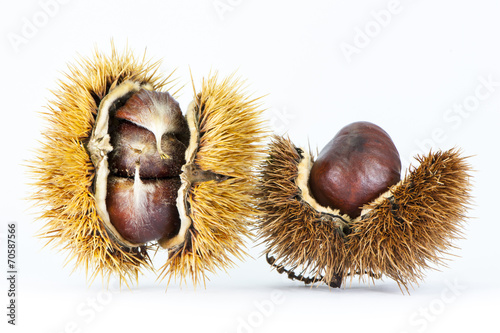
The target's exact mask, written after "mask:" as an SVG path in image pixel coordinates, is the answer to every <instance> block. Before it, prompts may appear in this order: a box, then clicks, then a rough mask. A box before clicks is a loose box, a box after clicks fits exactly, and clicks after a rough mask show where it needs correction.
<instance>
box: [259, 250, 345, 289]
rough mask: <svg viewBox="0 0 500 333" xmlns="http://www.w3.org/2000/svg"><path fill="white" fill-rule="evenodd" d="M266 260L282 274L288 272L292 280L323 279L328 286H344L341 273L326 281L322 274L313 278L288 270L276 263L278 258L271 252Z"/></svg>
mask: <svg viewBox="0 0 500 333" xmlns="http://www.w3.org/2000/svg"><path fill="white" fill-rule="evenodd" d="M266 261H267V263H268V264H269V265H271V266H272V267H274V268H276V271H277V272H278V273H280V274H283V273H286V274H287V275H288V278H289V279H290V280H292V281H293V280H297V281H302V282H304V284H306V285H307V284H311V283H314V282H316V281H323V282H325V283H326V284H327V285H328V286H330V287H331V288H340V287H341V286H342V276H341V275H339V274H334V275H333V279H332V280H330V281H325V277H324V276H322V275H319V277H318V278H311V277H305V276H303V275H302V274H299V275H297V274H295V272H294V271H292V270H287V269H286V268H285V267H284V266H283V265H276V264H275V262H276V259H275V258H274V257H272V256H271V257H270V256H269V253H266Z"/></svg>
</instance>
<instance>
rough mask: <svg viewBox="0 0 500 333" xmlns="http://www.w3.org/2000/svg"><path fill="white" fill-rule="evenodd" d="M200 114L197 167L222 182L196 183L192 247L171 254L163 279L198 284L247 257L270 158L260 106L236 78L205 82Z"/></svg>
mask: <svg viewBox="0 0 500 333" xmlns="http://www.w3.org/2000/svg"><path fill="white" fill-rule="evenodd" d="M194 112H195V114H194V119H197V126H196V127H197V131H198V132H199V140H198V141H199V142H198V150H197V152H196V154H195V158H194V163H193V164H194V165H193V167H194V168H195V169H196V168H199V169H200V170H203V171H208V172H210V173H212V174H213V175H216V178H217V179H216V180H210V181H203V182H195V183H193V184H192V186H191V187H190V188H189V189H188V195H187V200H188V204H189V205H188V206H189V212H188V215H189V218H190V219H191V222H192V224H191V227H190V229H189V230H188V236H187V241H186V242H185V244H184V246H183V247H181V248H179V249H176V250H173V251H172V252H171V253H170V258H169V260H168V262H167V263H166V264H165V265H164V266H163V268H162V274H161V275H162V277H164V276H166V275H170V277H172V276H178V277H179V278H180V279H181V280H185V279H186V278H187V277H191V278H192V279H193V282H194V284H197V283H199V282H202V281H203V282H205V279H206V276H205V273H206V272H214V271H215V269H216V268H223V269H226V268H228V267H230V266H231V265H232V261H231V258H232V257H236V258H242V256H243V255H244V252H243V250H242V247H243V242H244V239H245V237H248V236H250V231H249V226H250V225H251V224H252V223H253V221H255V220H256V218H257V215H258V211H257V208H256V207H257V186H256V185H257V178H258V174H257V171H256V168H255V166H256V165H259V164H260V163H261V162H262V160H263V158H264V156H265V145H264V143H263V141H264V139H265V136H266V129H265V126H264V124H263V122H262V120H261V113H262V111H261V110H260V108H259V105H258V104H257V103H256V100H251V99H249V97H248V96H247V94H246V93H245V92H244V91H243V90H242V85H241V83H240V82H239V81H238V80H236V79H234V78H233V77H232V76H230V77H228V78H226V79H224V80H222V81H221V82H219V80H218V77H217V74H215V75H212V76H210V77H209V78H208V79H207V80H204V81H203V86H202V89H201V92H200V93H199V94H197V95H196V96H195V100H194ZM190 148H191V147H190ZM188 150H189V149H188ZM188 160H189V159H188ZM188 163H189V161H188Z"/></svg>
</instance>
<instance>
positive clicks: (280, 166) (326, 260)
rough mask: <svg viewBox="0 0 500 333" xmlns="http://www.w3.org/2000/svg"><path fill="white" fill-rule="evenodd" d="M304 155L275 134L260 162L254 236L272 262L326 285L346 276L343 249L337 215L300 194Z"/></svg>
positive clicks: (288, 141) (344, 250)
mask: <svg viewBox="0 0 500 333" xmlns="http://www.w3.org/2000/svg"><path fill="white" fill-rule="evenodd" d="M302 158H303V156H302V155H301V151H300V150H298V149H297V148H296V147H295V146H294V145H293V144H292V142H291V141H290V140H289V139H285V138H283V137H279V136H274V137H273V138H272V141H271V143H270V145H269V157H268V158H267V160H266V161H265V162H264V164H263V165H262V170H263V171H262V174H263V176H262V180H261V182H260V184H259V190H260V191H261V203H260V208H261V213H262V214H261V219H260V221H259V226H258V227H259V237H260V239H261V240H262V241H263V242H264V243H265V244H266V253H267V254H269V255H271V256H273V257H275V258H276V265H278V266H283V267H288V268H289V269H290V270H300V273H306V272H310V273H311V274H312V277H313V280H315V281H320V280H323V282H325V283H327V284H329V283H330V282H332V281H335V280H338V278H339V277H342V276H343V275H344V274H345V269H344V265H345V262H344V260H345V257H346V254H347V253H346V248H345V246H344V239H343V236H342V231H341V230H340V229H339V228H338V227H337V223H336V222H337V221H336V219H339V218H341V217H339V216H334V215H331V214H325V213H320V212H318V211H316V210H315V209H313V208H312V207H311V206H310V205H309V204H308V203H306V202H305V201H304V200H303V198H302V193H301V190H300V188H299V187H298V186H297V183H296V179H297V177H298V175H299V169H298V165H299V163H300V161H301V159H302Z"/></svg>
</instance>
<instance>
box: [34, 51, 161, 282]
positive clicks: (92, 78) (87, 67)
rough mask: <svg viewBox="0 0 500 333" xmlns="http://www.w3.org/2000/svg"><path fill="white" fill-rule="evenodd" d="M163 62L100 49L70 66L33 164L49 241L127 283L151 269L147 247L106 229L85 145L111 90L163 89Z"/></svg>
mask: <svg viewBox="0 0 500 333" xmlns="http://www.w3.org/2000/svg"><path fill="white" fill-rule="evenodd" d="M158 68H159V62H156V63H151V62H149V61H147V60H146V59H136V58H135V57H134V56H133V55H132V53H131V51H130V50H126V51H125V52H123V54H121V55H120V54H118V53H117V51H116V50H115V48H114V46H113V47H112V53H111V55H110V56H106V55H104V54H102V53H99V52H98V51H96V52H95V54H94V57H93V58H90V59H82V60H80V61H79V63H78V65H76V66H71V65H70V66H69V72H68V73H66V75H65V76H66V80H64V81H60V82H59V90H58V91H55V92H54V95H55V96H56V99H55V100H53V101H51V102H50V103H49V106H48V111H46V112H45V116H46V119H47V121H48V124H49V126H48V128H47V130H46V131H45V132H44V134H43V142H42V145H41V147H40V148H39V149H38V151H37V156H36V158H35V160H33V161H32V162H31V164H30V169H31V173H32V174H33V177H34V184H33V185H34V186H35V187H36V188H37V189H38V190H37V191H36V192H35V193H34V194H33V195H32V199H33V200H34V202H35V203H36V204H37V205H39V206H41V207H43V209H44V213H42V214H41V216H40V219H43V220H45V221H47V223H46V225H45V227H44V228H43V229H42V231H41V235H42V236H43V237H47V238H48V239H49V242H50V243H57V244H59V245H62V246H63V248H65V249H68V250H70V251H71V253H70V256H69V259H73V258H74V259H75V260H76V265H77V266H80V265H82V266H84V267H85V268H86V269H88V271H90V272H91V275H92V279H93V278H95V276H96V275H98V274H101V275H103V276H104V277H106V276H108V277H109V275H110V274H111V273H115V274H116V275H118V276H120V278H121V280H123V281H124V282H125V283H127V282H128V281H133V280H136V279H137V274H138V271H139V269H140V267H149V266H150V261H149V257H148V255H147V251H146V250H147V247H146V246H141V247H139V248H137V249H129V248H124V247H121V246H119V245H118V243H117V242H116V241H114V240H113V239H112V237H111V236H110V235H109V234H108V233H107V232H106V230H105V229H104V227H103V225H102V221H101V220H100V218H99V217H98V215H97V213H96V210H95V202H94V198H93V195H92V191H91V188H92V185H93V177H94V166H93V165H92V162H91V160H90V157H89V154H88V152H87V150H86V149H85V146H84V144H85V142H87V140H88V138H89V136H90V134H91V131H92V128H93V126H94V122H95V116H96V112H97V108H98V106H99V103H100V101H101V100H102V99H103V98H104V97H105V96H106V94H107V93H108V91H109V90H110V89H111V88H112V87H114V86H116V85H118V84H120V83H121V82H124V81H126V80H131V81H137V82H141V83H148V84H150V85H151V86H152V87H153V88H154V89H156V90H158V89H161V88H163V87H164V86H165V85H166V84H167V83H168V82H167V81H168V77H167V78H164V79H163V78H161V77H159V76H157V75H156V71H157V70H158Z"/></svg>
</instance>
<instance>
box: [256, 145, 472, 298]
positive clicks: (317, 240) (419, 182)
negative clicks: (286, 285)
mask: <svg viewBox="0 0 500 333" xmlns="http://www.w3.org/2000/svg"><path fill="white" fill-rule="evenodd" d="M302 158H303V157H302V150H301V149H299V148H296V147H295V146H294V145H293V143H292V142H290V140H289V139H285V138H283V137H279V136H274V137H273V139H272V142H271V144H270V145H269V157H268V159H267V160H266V161H265V163H264V164H263V168H262V169H263V177H262V180H261V183H260V191H261V193H262V200H261V202H260V208H261V212H262V215H261V218H260V221H259V224H258V227H259V237H260V239H261V240H262V242H263V243H265V244H266V250H265V253H266V255H267V256H271V259H270V260H269V259H268V262H269V263H270V264H271V265H273V266H274V267H275V268H277V270H278V271H279V272H280V273H281V272H287V273H289V277H291V278H292V279H293V278H296V277H297V275H295V273H294V271H298V272H300V274H301V275H303V274H304V273H306V272H307V273H309V274H312V277H313V278H312V279H311V278H303V276H299V277H300V278H299V280H302V281H304V282H306V283H310V282H315V281H318V282H320V281H322V282H325V283H327V284H330V285H332V284H331V282H332V281H335V280H336V279H338V278H340V279H341V282H346V280H347V279H348V278H349V277H351V278H352V276H354V275H360V276H362V277H363V278H364V277H366V276H369V277H371V278H373V277H377V278H378V277H380V276H382V275H387V276H389V277H390V278H392V279H394V280H395V281H397V283H398V284H399V285H400V287H402V288H405V290H408V286H410V285H411V284H412V283H416V282H417V281H418V280H420V279H422V278H423V270H424V269H426V268H429V267H430V266H431V264H443V263H444V262H443V261H444V259H443V257H444V255H446V254H447V252H448V251H449V250H450V249H452V248H454V245H453V244H454V241H455V240H456V239H457V238H459V237H461V229H462V225H463V222H464V220H465V218H466V211H467V208H468V205H469V202H470V193H469V192H470V181H469V179H470V167H469V165H468V164H467V162H466V158H464V157H461V156H460V152H459V151H458V150H455V149H452V150H448V151H445V152H442V151H438V152H435V153H430V154H429V155H428V156H425V157H422V156H420V157H417V161H418V162H419V166H418V167H413V168H411V169H410V170H409V171H408V172H407V174H406V176H405V177H404V179H403V180H402V181H400V182H399V183H398V184H396V185H394V186H393V187H391V189H390V192H388V193H384V194H383V195H381V196H380V197H379V198H378V199H376V200H374V201H373V202H372V203H369V204H368V205H365V207H363V208H364V210H363V212H362V216H360V217H358V218H356V219H354V220H350V219H348V218H346V217H343V221H345V222H346V223H347V226H348V227H347V230H346V229H342V230H340V228H339V227H338V226H337V225H338V224H337V223H335V220H333V219H332V216H331V215H329V214H324V213H321V212H318V211H317V210H315V209H314V208H312V207H311V206H310V205H309V204H308V203H307V202H305V201H304V198H303V193H301V190H300V188H299V186H298V185H297V178H298V175H299V170H298V166H299V163H300V161H301V159H302ZM338 285H340V283H339V284H338Z"/></svg>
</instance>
